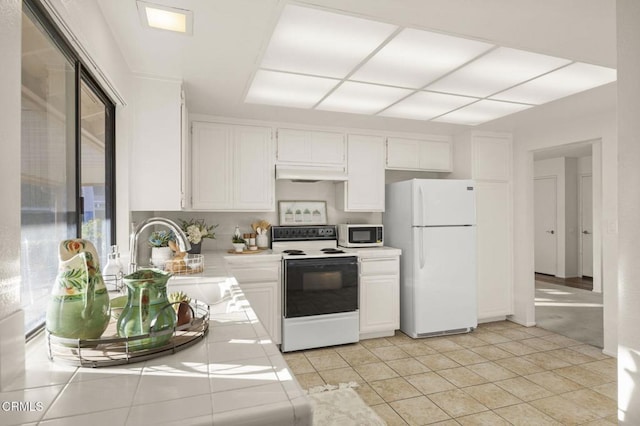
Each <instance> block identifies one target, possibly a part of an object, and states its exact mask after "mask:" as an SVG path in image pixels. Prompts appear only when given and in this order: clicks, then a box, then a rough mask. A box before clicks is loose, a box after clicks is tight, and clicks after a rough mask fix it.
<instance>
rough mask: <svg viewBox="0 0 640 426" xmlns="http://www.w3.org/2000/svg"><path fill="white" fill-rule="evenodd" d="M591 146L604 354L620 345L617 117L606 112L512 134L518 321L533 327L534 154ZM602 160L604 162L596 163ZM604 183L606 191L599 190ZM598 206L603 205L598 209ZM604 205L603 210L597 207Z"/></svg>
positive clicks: (595, 248)
mask: <svg viewBox="0 0 640 426" xmlns="http://www.w3.org/2000/svg"><path fill="white" fill-rule="evenodd" d="M591 140H592V141H595V142H593V158H594V165H593V181H594V234H593V236H594V254H595V253H596V252H601V253H602V264H600V263H599V262H598V260H597V257H596V256H594V286H595V282H596V280H601V281H602V285H603V293H604V296H603V297H604V351H605V352H606V353H608V354H615V352H616V351H615V347H616V345H617V288H616V285H617V227H616V224H617V199H618V198H617V197H618V186H617V182H618V178H617V166H618V162H617V131H616V111H615V110H612V111H608V112H603V113H601V114H598V115H595V116H585V117H581V118H577V119H572V120H562V121H558V122H553V121H549V122H548V123H546V124H545V126H539V125H531V126H528V127H524V126H523V127H521V128H519V129H518V130H516V132H515V133H514V152H513V154H514V159H513V161H514V222H515V227H514V229H515V235H514V258H515V259H514V260H515V268H514V290H515V292H514V312H515V314H514V316H513V319H514V320H515V321H517V322H519V323H522V324H528V325H529V324H534V323H535V306H534V283H533V276H534V268H533V163H534V161H533V151H534V150H540V149H546V148H551V147H556V146H560V145H564V144H569V143H575V142H586V141H591ZM597 159H600V160H597ZM600 182H601V185H602V186H599V185H600ZM598 200H600V203H598ZM598 205H601V208H600V207H598Z"/></svg>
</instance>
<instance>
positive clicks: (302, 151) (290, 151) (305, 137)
mask: <svg viewBox="0 0 640 426" xmlns="http://www.w3.org/2000/svg"><path fill="white" fill-rule="evenodd" d="M277 143H278V149H277V151H278V162H284V163H308V162H309V161H311V144H310V143H309V132H308V131H306V130H294V129H278V142H277Z"/></svg>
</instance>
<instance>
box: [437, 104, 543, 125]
mask: <svg viewBox="0 0 640 426" xmlns="http://www.w3.org/2000/svg"><path fill="white" fill-rule="evenodd" d="M532 106H533V105H524V104H516V103H510V102H499V101H490V100H482V101H478V102H476V103H475V104H471V105H469V106H466V107H464V108H460V109H458V110H456V111H453V112H450V113H449V114H445V115H443V116H442V117H438V118H436V119H434V120H433V121H439V122H443V123H451V124H466V125H469V126H475V125H476V124H481V123H485V122H487V121H491V120H495V119H496V118H500V117H504V116H505V115H509V114H513V113H515V112H519V111H522V110H525V109H527V108H531V107H532Z"/></svg>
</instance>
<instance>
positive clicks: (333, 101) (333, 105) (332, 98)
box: [316, 81, 412, 114]
mask: <svg viewBox="0 0 640 426" xmlns="http://www.w3.org/2000/svg"><path fill="white" fill-rule="evenodd" d="M411 92H412V91H411V90H408V89H399V88H395V87H388V86H378V85H374V84H366V83H355V82H352V81H346V82H344V83H343V84H342V85H341V86H340V87H338V88H337V89H336V90H335V91H334V92H333V93H331V94H330V95H329V96H327V98H326V99H325V100H323V101H322V102H321V103H320V105H318V106H317V107H316V109H322V110H327V111H340V112H352V113H359V114H375V113H376V112H378V111H380V110H381V109H383V108H386V107H388V106H389V105H391V104H392V103H394V102H396V101H397V100H398V99H401V98H402V97H404V96H407V95H409V94H410V93H411Z"/></svg>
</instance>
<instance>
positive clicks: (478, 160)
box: [472, 135, 512, 181]
mask: <svg viewBox="0 0 640 426" xmlns="http://www.w3.org/2000/svg"><path fill="white" fill-rule="evenodd" d="M472 150H473V166H472V177H473V179H476V180H480V179H482V180H501V181H508V180H511V163H512V159H511V137H510V136H489V135H474V136H473V145H472Z"/></svg>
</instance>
